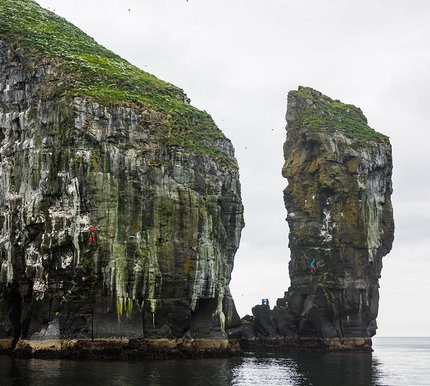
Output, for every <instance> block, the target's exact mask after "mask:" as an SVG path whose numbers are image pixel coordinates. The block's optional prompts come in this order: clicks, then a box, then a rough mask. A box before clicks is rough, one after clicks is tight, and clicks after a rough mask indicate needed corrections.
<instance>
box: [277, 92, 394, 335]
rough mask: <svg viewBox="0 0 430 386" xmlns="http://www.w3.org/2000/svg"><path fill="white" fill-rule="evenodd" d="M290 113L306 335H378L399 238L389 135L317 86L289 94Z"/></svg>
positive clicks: (294, 304)
mask: <svg viewBox="0 0 430 386" xmlns="http://www.w3.org/2000/svg"><path fill="white" fill-rule="evenodd" d="M286 119H287V132H288V133H287V139H286V141H285V144H284V158H285V164H284V167H283V169H282V175H283V176H284V177H285V178H287V179H288V187H287V188H286V189H285V191H284V201H285V207H286V208H287V211H288V216H287V221H288V225H289V228H290V235H289V241H290V243H289V247H290V250H291V261H290V264H289V272H290V278H291V287H290V289H289V290H288V304H289V307H290V308H291V310H292V311H293V312H294V313H295V314H296V315H297V317H298V318H299V326H298V332H299V335H300V336H302V337H306V336H309V337H313V336H316V337H321V338H361V337H364V338H369V337H372V336H373V335H374V334H375V331H376V328H377V326H376V317H377V315H378V303H379V291H378V288H379V285H378V279H379V277H380V275H381V269H382V258H383V256H385V255H386V254H387V253H388V252H389V251H390V250H391V246H392V243H393V238H394V221H393V208H392V204H391V199H390V197H391V193H392V181H391V173H392V167H393V166H392V153H391V145H390V142H389V140H388V138H387V137H386V136H384V135H382V134H379V133H377V132H376V131H374V130H373V129H371V128H370V127H369V126H368V125H367V120H366V118H365V116H364V115H363V113H362V112H361V110H360V109H359V108H356V107H354V106H352V105H348V104H343V103H341V102H339V101H337V100H332V99H330V98H328V97H326V96H324V95H322V94H321V93H319V92H317V91H315V90H312V89H310V88H305V87H299V89H298V91H291V92H290V93H289V95H288V108H287V115H286ZM312 262H314V263H312ZM311 263H312V265H315V268H316V270H315V271H314V268H312V267H310V266H311ZM311 271H314V272H311Z"/></svg>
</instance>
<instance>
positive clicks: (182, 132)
mask: <svg viewBox="0 0 430 386" xmlns="http://www.w3.org/2000/svg"><path fill="white" fill-rule="evenodd" d="M0 40H3V41H5V42H7V43H9V44H12V46H13V47H14V48H15V49H16V50H18V51H20V50H22V51H24V52H25V55H26V56H27V57H28V56H33V57H34V58H45V57H50V58H51V60H56V61H57V63H58V65H60V66H61V67H62V70H63V72H64V75H65V79H64V82H62V83H63V84H62V85H57V89H56V91H55V92H56V94H57V95H59V96H64V97H66V98H71V97H74V96H81V97H90V98H92V99H93V100H94V101H96V102H98V103H100V104H102V105H112V104H116V103H121V104H122V105H126V106H129V107H133V108H135V109H137V110H148V111H157V112H160V113H162V114H163V115H164V117H165V119H164V121H163V124H162V125H160V126H159V128H160V130H161V129H162V131H163V132H162V133H159V134H160V136H161V137H162V138H163V139H164V141H165V143H166V144H167V145H174V146H184V147H187V148H190V149H192V150H193V151H195V152H196V153H203V154H206V155H209V156H210V157H211V158H213V159H214V160H215V161H217V162H219V163H221V164H224V165H228V166H230V167H234V168H235V167H236V165H235V162H234V161H233V160H232V159H231V158H230V157H229V156H228V155H227V154H226V153H225V152H224V151H222V150H220V149H219V148H218V147H217V144H216V141H217V139H219V138H223V139H225V136H224V135H223V133H222V132H221V131H220V130H219V128H218V127H217V126H216V124H215V123H214V121H213V119H212V118H211V116H210V115H209V114H208V113H206V112H205V111H200V110H198V109H196V108H194V107H192V106H191V105H189V100H188V98H187V96H186V94H185V93H184V92H183V90H181V89H180V88H178V87H176V86H174V85H172V84H170V83H167V82H164V81H162V80H160V79H158V78H156V77H155V76H154V75H151V74H149V73H147V72H145V71H143V70H141V69H139V68H137V67H136V66H133V65H132V64H130V63H128V62H127V61H126V60H124V59H122V58H121V57H120V56H118V55H116V54H115V53H113V52H111V51H109V50H107V49H106V48H104V47H103V46H101V45H99V44H98V43H97V42H95V41H94V39H93V38H91V37H90V36H88V35H86V34H85V33H84V32H82V31H81V30H80V29H78V28H77V27H75V26H74V25H73V24H71V23H69V22H68V21H67V20H65V19H64V18H62V17H59V16H57V15H56V14H55V13H53V12H50V11H48V10H46V9H44V8H41V7H40V6H39V5H38V4H37V3H36V2H35V1H33V0H1V1H0Z"/></svg>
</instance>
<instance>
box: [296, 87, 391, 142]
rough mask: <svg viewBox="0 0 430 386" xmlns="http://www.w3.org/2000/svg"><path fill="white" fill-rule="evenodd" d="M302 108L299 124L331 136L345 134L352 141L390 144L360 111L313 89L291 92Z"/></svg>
mask: <svg viewBox="0 0 430 386" xmlns="http://www.w3.org/2000/svg"><path fill="white" fill-rule="evenodd" d="M290 95H291V96H293V97H295V98H296V100H297V101H298V104H299V105H300V106H301V108H300V109H299V113H298V119H299V124H300V125H303V126H307V127H310V128H312V129H314V130H317V131H319V130H324V131H326V132H328V133H329V134H334V133H335V132H336V131H340V132H342V133H343V134H344V135H346V136H347V137H349V138H352V139H354V140H356V141H358V142H362V141H388V137H387V136H386V135H383V134H381V133H378V132H377V131H375V130H373V129H372V128H371V127H369V126H368V124H367V119H366V117H365V116H364V115H363V112H362V111H361V109H360V108H358V107H355V106H354V105H351V104H345V103H342V102H340V101H339V100H333V99H331V98H329V97H327V96H325V95H323V94H321V93H320V92H318V91H316V90H313V89H312V88H310V87H303V86H299V88H298V91H290Z"/></svg>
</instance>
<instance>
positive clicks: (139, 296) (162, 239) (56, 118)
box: [0, 1, 244, 341]
mask: <svg viewBox="0 0 430 386" xmlns="http://www.w3.org/2000/svg"><path fill="white" fill-rule="evenodd" d="M16 7H20V10H19V13H18V16H17V14H16V12H17V9H16ZM1 8H2V9H1V15H0V19H1V23H0V24H1V28H0V141H1V142H0V208H1V212H0V267H1V272H0V288H1V289H0V337H3V338H4V337H12V336H13V337H15V341H16V340H17V339H19V338H20V337H30V336H33V337H34V338H37V337H39V338H40V337H43V336H44V335H47V336H48V335H49V336H50V337H55V338H60V337H61V338H71V337H78V338H79V337H81V338H110V337H128V338H137V337H143V336H151V337H181V336H188V337H210V338H214V337H215V338H221V337H223V336H225V332H224V331H225V328H226V327H228V326H231V325H235V323H237V322H238V316H237V313H236V310H235V307H234V303H233V300H232V298H231V295H230V292H229V282H230V275H231V271H232V269H233V260H234V255H235V252H236V249H237V248H238V245H239V240H240V235H241V229H242V227H243V225H244V223H243V206H242V202H241V196H240V183H239V174H238V168H237V163H236V161H235V159H234V149H233V147H232V145H231V143H230V141H229V140H228V139H226V138H225V137H224V135H223V134H222V133H221V132H220V131H219V130H218V129H217V128H216V126H215V124H214V123H213V121H212V120H211V118H210V117H209V116H208V115H207V114H206V113H202V112H200V111H198V110H196V109H194V108H192V107H191V106H190V105H189V104H188V99H187V98H186V95H185V94H183V92H182V91H181V90H179V89H178V88H176V87H174V86H172V85H170V84H167V83H164V82H161V81H159V80H158V79H156V78H154V77H152V76H150V75H149V74H146V73H144V72H143V71H140V70H138V69H136V68H133V67H132V66H131V65H130V64H128V63H127V62H125V61H122V59H120V58H118V57H117V56H115V55H114V54H112V53H110V52H109V51H107V50H104V49H103V48H102V47H100V46H97V45H96V43H95V42H93V41H92V40H91V39H90V38H88V37H87V36H86V35H84V34H83V33H82V32H80V31H79V30H77V29H76V28H75V27H73V26H71V25H69V24H67V23H66V22H65V21H64V20H63V19H60V18H58V17H56V16H55V15H54V14H51V13H50V12H48V11H46V10H43V9H41V8H40V7H39V6H37V4H36V3H34V2H33V1H5V2H3V3H2V5H1ZM35 15H36V16H35ZM32 22H33V23H34V24H31V23H32ZM19 23H21V24H19ZM25 23H27V24H25ZM65 23H66V24H65ZM64 24H65V25H66V27H67V28H65V27H64ZM41 26H42V27H41ZM44 27H46V28H44ZM48 27H49V28H48ZM12 28H15V29H12ZM37 28H39V29H40V30H41V31H42V32H40V31H39V30H37ZM38 31H39V32H40V34H39V35H38ZM50 31H54V32H53V33H52V37H51V40H49V39H48V38H49V36H50V35H49V33H50ZM70 31H73V34H72V35H70V36H73V39H71V38H70V37H69V35H67V33H70ZM63 32H64V33H63ZM66 32H67V33H66ZM26 33H27V35H26ZM45 36H47V39H48V44H47V45H46V46H43V40H42V39H44V38H45ZM32 39H35V40H36V42H33V40H32ZM37 39H39V40H37ZM67 39H69V40H67ZM79 42H80V43H79ZM60 43H61V44H60ZM78 43H79V44H81V45H82V47H84V48H82V47H79V49H80V50H81V51H77V50H78V48H76V47H74V46H73V45H76V44H78ZM68 44H69V45H70V47H72V49H70V50H68V51H67V48H68V47H69V46H68ZM87 46H88V47H87ZM95 50H98V51H97V54H94V51H95ZM73 55H74V57H75V59H74V60H71V59H70V57H71V56H73ZM78 56H79V58H80V59H79V61H78V60H77V59H76V57H78ZM112 63H113V64H112ZM112 68H113V69H112ZM118 68H119V69H120V70H118ZM130 78H132V79H134V82H133V84H131V83H130V84H129V83H127V82H129V80H130ZM139 82H140V83H139ZM108 83H109V84H108ZM91 228H94V229H91Z"/></svg>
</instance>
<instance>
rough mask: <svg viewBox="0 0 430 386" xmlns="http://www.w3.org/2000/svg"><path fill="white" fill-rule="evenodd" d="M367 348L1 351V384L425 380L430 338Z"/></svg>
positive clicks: (317, 385)
mask: <svg viewBox="0 0 430 386" xmlns="http://www.w3.org/2000/svg"><path fill="white" fill-rule="evenodd" d="M373 348H374V352H373V353H371V354H370V353H369V354H356V353H355V354H354V353H343V354H340V353H339V354H319V353H295V354H285V355H279V354H258V353H249V354H247V355H246V356H245V357H242V358H229V359H196V360H188V359H184V360H165V361H161V360H160V361H139V362H138V361H134V362H103V361H70V360H63V361H60V360H39V359H12V358H10V357H8V356H0V385H1V386H12V385H13V386H27V385H30V386H39V385H40V386H42V385H43V386H51V385H55V386H57V385H60V386H68V385H89V386H111V385H112V386H113V385H115V386H126V385H145V386H159V385H161V386H164V385H166V386H167V385H169V386H171V385H263V386H271V385H294V386H302V385H314V386H338V385H339V386H348V385H368V386H369V385H375V386H376V385H377V386H391V385H393V386H394V385H396V386H397V385H402V386H403V385H404V386H424V385H426V386H427V385H430V338H374V339H373Z"/></svg>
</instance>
